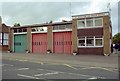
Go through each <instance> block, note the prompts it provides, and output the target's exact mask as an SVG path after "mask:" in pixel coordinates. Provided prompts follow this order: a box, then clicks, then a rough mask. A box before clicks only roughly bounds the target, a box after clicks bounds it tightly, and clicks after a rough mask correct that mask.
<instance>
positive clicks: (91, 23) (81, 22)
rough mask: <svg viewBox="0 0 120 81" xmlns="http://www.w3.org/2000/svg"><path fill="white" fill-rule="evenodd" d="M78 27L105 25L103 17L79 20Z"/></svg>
mask: <svg viewBox="0 0 120 81" xmlns="http://www.w3.org/2000/svg"><path fill="white" fill-rule="evenodd" d="M77 27H78V28H91V27H103V18H92V19H83V20H77Z"/></svg>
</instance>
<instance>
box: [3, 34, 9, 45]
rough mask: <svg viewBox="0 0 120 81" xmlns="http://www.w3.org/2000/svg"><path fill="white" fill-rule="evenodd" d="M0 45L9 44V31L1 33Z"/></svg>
mask: <svg viewBox="0 0 120 81" xmlns="http://www.w3.org/2000/svg"><path fill="white" fill-rule="evenodd" d="M6 35H7V38H5V37H6ZM2 45H7V46H8V45H9V33H6V32H4V33H3V41H2Z"/></svg>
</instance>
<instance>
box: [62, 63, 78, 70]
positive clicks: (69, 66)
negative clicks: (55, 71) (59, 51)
mask: <svg viewBox="0 0 120 81" xmlns="http://www.w3.org/2000/svg"><path fill="white" fill-rule="evenodd" d="M63 65H65V66H67V67H70V68H72V69H75V70H78V69H77V68H75V67H73V66H71V65H69V64H63Z"/></svg>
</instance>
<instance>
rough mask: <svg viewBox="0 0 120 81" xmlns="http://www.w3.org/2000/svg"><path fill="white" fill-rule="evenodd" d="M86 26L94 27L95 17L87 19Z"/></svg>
mask: <svg viewBox="0 0 120 81" xmlns="http://www.w3.org/2000/svg"><path fill="white" fill-rule="evenodd" d="M86 27H93V19H87V20H86Z"/></svg>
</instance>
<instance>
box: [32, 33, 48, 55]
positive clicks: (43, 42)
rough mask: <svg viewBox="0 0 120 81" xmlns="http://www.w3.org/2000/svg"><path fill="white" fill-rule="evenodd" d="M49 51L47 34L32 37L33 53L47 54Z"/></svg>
mask: <svg viewBox="0 0 120 81" xmlns="http://www.w3.org/2000/svg"><path fill="white" fill-rule="evenodd" d="M46 51H47V34H46V33H44V34H43V33H42V34H33V35H32V52H33V53H46Z"/></svg>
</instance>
